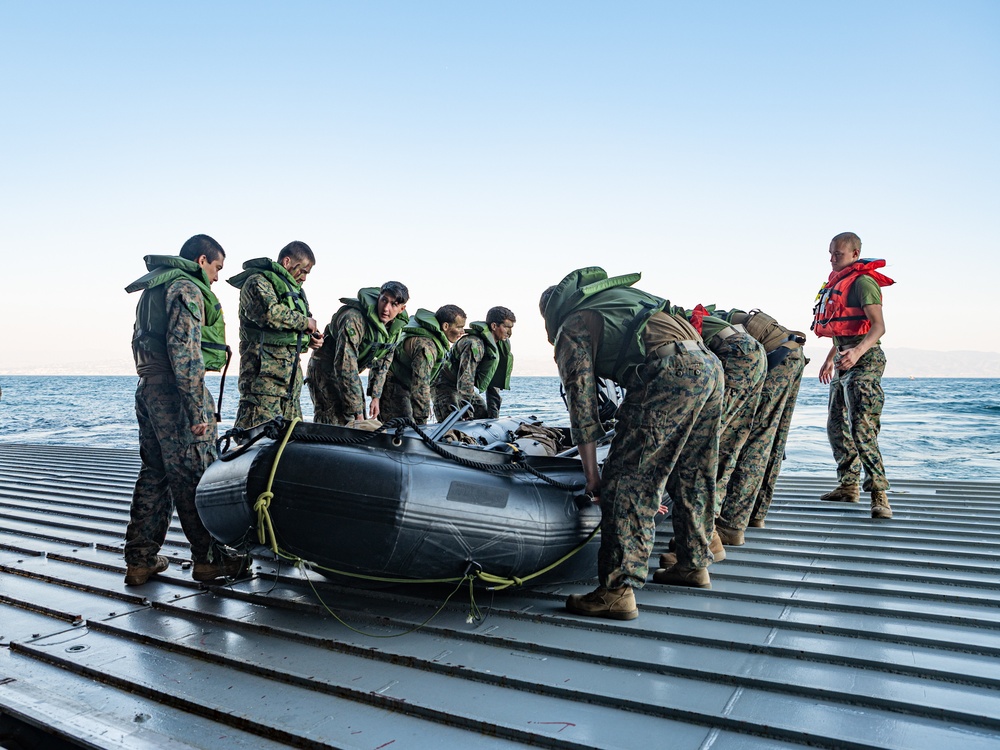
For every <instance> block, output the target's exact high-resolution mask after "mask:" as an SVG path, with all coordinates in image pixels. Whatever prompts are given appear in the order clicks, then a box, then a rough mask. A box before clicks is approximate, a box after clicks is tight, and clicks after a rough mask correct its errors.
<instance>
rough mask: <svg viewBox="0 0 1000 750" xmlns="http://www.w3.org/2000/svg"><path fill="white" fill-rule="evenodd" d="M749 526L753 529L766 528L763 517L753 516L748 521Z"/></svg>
mask: <svg viewBox="0 0 1000 750" xmlns="http://www.w3.org/2000/svg"><path fill="white" fill-rule="evenodd" d="M747 526H748V527H749V528H751V529H763V528H764V519H763V518H751V519H750V520H749V521H748V522H747Z"/></svg>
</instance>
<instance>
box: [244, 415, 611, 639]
mask: <svg viewBox="0 0 1000 750" xmlns="http://www.w3.org/2000/svg"><path fill="white" fill-rule="evenodd" d="M299 421H301V420H300V419H299V418H295V419H293V420H291V421H290V422H289V423H288V427H287V429H286V430H285V434H284V435H283V436H282V438H281V441H280V443H279V444H278V449H277V451H276V452H275V454H274V460H273V461H272V463H271V471H270V473H269V474H268V477H267V486H266V487H265V488H264V490H263V491H262V492H261V493H260V494H259V495H257V499H256V500H255V501H254V512H255V513H256V514H257V540H258V542H259V543H260V544H261V545H263V546H266V547H267V548H268V549H270V550H271V552H272V553H273V554H274V555H275V556H276V557H278V558H279V559H282V560H285V561H287V562H290V563H292V564H293V565H294V566H295V567H296V568H297V569H298V570H299V571H301V572H302V574H303V576H304V577H305V578H306V580H307V581H309V586H310V588H312V590H313V593H315V594H316V597H317V599H319V601H320V603H321V604H322V605H323V607H324V609H326V610H327V611H328V612H330V614H331V615H333V616H334V617H336V618H337V620H338V621H339V622H341V623H342V624H343V625H344V626H345V627H348V628H350V629H351V630H355V632H359V633H360V632H361V631H359V630H356V629H355V628H353V627H352V626H351V625H349V624H348V623H346V622H344V621H343V620H342V619H341V618H340V617H338V616H337V615H336V613H335V612H333V610H331V609H330V608H329V607H328V606H327V605H326V603H325V602H324V601H323V599H322V597H321V596H320V595H319V592H318V591H317V590H316V587H315V586H314V585H313V583H312V581H311V580H310V579H309V576H308V575H306V571H307V570H319V571H323V572H325V573H332V574H334V575H338V576H344V577H347V578H357V579H361V580H364V581H373V582H378V583H392V584H402V583H415V584H438V583H454V584H455V588H454V589H453V590H452V592H451V593H450V594H448V596H447V597H446V598H445V600H444V601H443V602H442V603H441V606H440V607H439V608H438V609H437V610H436V611H435V612H434V613H433V614H432V615H431V616H430V617H429V618H427V620H425V621H424V622H422V623H420V624H419V625H417V626H416V627H414V628H413V629H412V630H408V631H405V632H403V633H396V634H394V636H377V635H375V634H371V633H365V635H372V636H373V637H383V638H384V637H395V636H398V635H406V634H407V633H411V632H414V631H415V630H419V629H420V628H422V627H424V626H425V625H426V624H427V623H428V622H430V621H431V620H432V619H433V618H434V617H436V616H437V615H438V614H439V613H440V612H441V611H442V610H443V609H444V607H445V606H446V605H447V604H448V602H449V601H450V600H451V598H452V597H453V596H454V595H455V592H457V591H458V590H459V588H460V587H461V586H462V584H463V583H466V582H468V584H469V598H470V610H469V616H468V618H467V622H469V623H472V622H479V621H480V620H481V619H482V612H481V611H480V609H479V606H478V605H477V604H476V597H475V591H474V588H473V586H474V584H475V582H476V581H477V580H478V581H481V582H482V583H484V584H486V589H487V590H488V591H501V590H503V589H506V588H510V587H512V586H523V585H524V584H526V583H527V582H529V581H531V580H533V579H535V578H537V577H538V576H541V575H544V574H545V573H548V572H549V571H550V570H553V569H554V568H556V567H558V566H559V565H561V564H562V563H564V562H566V561H567V560H568V559H570V558H571V557H572V556H573V555H575V554H577V553H578V552H579V551H580V550H582V549H583V548H584V547H586V546H587V545H588V544H589V543H590V541H591V540H592V539H593V538H594V537H595V536H596V535H597V532H598V531H599V530H600V528H601V527H600V524H599V523H598V525H597V526H595V527H594V529H593V530H592V531H591V532H590V533H589V534H588V535H587V538H586V539H584V540H583V541H582V542H581V543H580V544H578V545H577V546H576V547H574V548H573V549H571V550H570V551H569V552H567V553H566V554H565V555H563V556H562V557H560V558H559V559H558V560H556V561H555V562H553V563H551V564H549V565H546V566H545V567H544V568H541V569H540V570H537V571H535V572H533V573H530V574H528V575H525V576H500V575H496V574H493V573H489V572H487V571H485V570H483V567H482V565H480V564H479V563H477V562H474V561H470V562H469V563H468V564H467V565H466V569H465V572H464V573H463V574H462V575H460V576H451V577H448V578H396V577H386V576H374V575H368V574H365V573H356V572H354V571H347V570H338V569H337V568H329V567H326V566H325V565H320V564H318V563H315V562H311V561H309V560H306V559H305V558H303V557H300V556H299V555H295V554H292V553H290V552H287V551H286V550H283V549H281V546H280V545H279V544H278V535H277V534H276V533H275V529H274V522H273V521H272V519H271V513H270V508H271V501H272V500H273V499H274V490H273V486H274V478H275V476H276V475H277V473H278V464H279V462H280V461H281V457H282V455H283V453H284V451H285V447H286V446H287V445H288V442H289V440H290V439H291V436H292V432H293V431H294V429H295V425H296V424H297V423H298V422H299Z"/></svg>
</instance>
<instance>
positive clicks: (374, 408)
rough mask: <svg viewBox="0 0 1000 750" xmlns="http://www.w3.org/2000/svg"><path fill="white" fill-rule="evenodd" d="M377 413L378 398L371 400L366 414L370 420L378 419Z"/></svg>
mask: <svg viewBox="0 0 1000 750" xmlns="http://www.w3.org/2000/svg"><path fill="white" fill-rule="evenodd" d="M379 411H380V409H379V405H378V397H376V398H373V399H372V403H371V406H369V407H368V413H369V414H371V415H372V419H378V415H379ZM361 419H364V415H362V416H361Z"/></svg>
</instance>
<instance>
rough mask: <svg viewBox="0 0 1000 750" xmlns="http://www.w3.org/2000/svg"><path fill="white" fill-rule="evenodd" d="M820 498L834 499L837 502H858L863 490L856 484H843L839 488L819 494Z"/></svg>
mask: <svg viewBox="0 0 1000 750" xmlns="http://www.w3.org/2000/svg"><path fill="white" fill-rule="evenodd" d="M819 499H820V500H832V501H833V502H835V503H856V502H858V501H859V500H860V499H861V490H860V489H859V488H858V485H856V484H842V485H840V486H839V487H838V488H837V489H835V490H831V491H830V492H827V493H826V494H825V495H820V496H819Z"/></svg>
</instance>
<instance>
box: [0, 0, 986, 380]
mask: <svg viewBox="0 0 1000 750" xmlns="http://www.w3.org/2000/svg"><path fill="white" fill-rule="evenodd" d="M0 61H2V62H0V96H2V101H3V118H2V119H0V153H2V158H3V167H2V172H0V175H2V176H0V201H2V203H0V205H2V212H3V221H2V222H0V240H2V248H3V259H4V266H5V272H4V280H5V284H4V286H5V293H4V294H3V295H0V320H2V324H0V373H15V372H23V371H27V370H31V371H34V372H37V371H39V370H40V369H41V370H45V369H47V368H51V369H52V370H53V371H59V372H65V370H66V367H67V366H69V367H70V368H71V369H74V371H76V372H79V373H82V374H86V373H101V374H113V373H121V374H127V373H129V372H131V371H132V364H131V353H130V349H129V339H130V336H131V329H132V323H133V319H134V308H135V303H136V301H137V295H127V294H125V292H124V291H123V287H124V286H125V285H126V284H128V283H129V282H131V281H132V280H134V279H135V278H138V277H139V276H141V275H142V274H143V272H144V270H145V267H144V265H143V262H142V256H143V255H146V254H150V253H153V254H176V253H177V251H178V250H179V248H180V246H181V244H182V243H183V242H184V240H185V239H187V237H189V236H191V235H192V234H196V233H202V232H203V233H206V234H210V235H212V236H213V237H215V238H216V239H217V240H219V242H221V243H222V245H223V247H225V249H226V251H227V254H228V258H227V265H226V268H225V270H224V271H223V274H222V276H223V279H225V278H228V277H229V276H232V275H234V274H235V273H237V272H238V271H239V270H240V267H241V264H242V262H243V261H244V260H247V259H249V258H255V257H260V256H265V255H267V256H270V257H272V258H273V257H275V256H276V254H277V252H278V250H279V249H280V248H281V247H282V246H283V245H285V244H286V243H287V242H289V241H290V240H293V239H298V240H303V241H305V242H307V243H309V244H310V245H311V246H312V248H313V250H314V251H315V252H316V255H317V257H318V263H317V266H316V268H315V270H314V271H313V273H312V275H311V276H310V278H309V280H308V282H307V284H306V291H307V292H308V294H309V298H310V301H311V303H312V307H313V312H314V314H315V316H316V317H317V318H318V319H320V320H321V321H324V322H325V321H326V320H328V319H329V317H330V315H331V313H332V312H333V311H334V310H335V309H336V307H337V306H338V304H339V303H338V298H340V297H347V296H354V294H355V293H356V291H357V289H358V288H359V287H362V286H377V285H379V284H381V283H382V282H383V281H386V280H388V279H398V280H400V281H403V282H404V283H405V284H407V285H408V286H409V288H410V291H411V295H412V297H411V302H410V305H409V309H410V311H411V312H412V311H415V310H416V309H417V308H418V307H427V308H430V309H435V308H436V307H438V306H440V305H442V304H446V303H454V304H458V305H460V306H461V307H463V308H465V310H466V311H467V312H468V313H469V315H470V318H471V319H481V318H483V317H484V316H485V313H486V310H487V309H488V308H489V307H491V306H493V305H505V306H507V307H510V308H512V309H513V310H514V312H515V313H516V314H517V317H518V324H517V326H516V328H515V330H514V336H513V339H512V344H513V347H514V352H515V356H516V362H517V364H516V366H515V374H524V375H529V374H555V368H554V365H552V360H551V356H552V355H551V347H550V346H549V344H548V342H547V341H546V339H545V334H544V330H543V326H542V321H541V318H540V317H539V315H538V312H537V300H538V296H539V293H540V292H541V291H542V290H543V289H544V288H545V287H547V286H549V285H550V284H554V283H557V282H558V281H559V280H560V279H561V278H562V277H563V276H564V275H565V274H566V273H568V272H569V271H571V270H573V269H574V268H578V267H583V266H590V265H599V266H603V267H604V268H605V269H606V270H607V271H608V273H609V274H611V275H616V274H622V273H629V272H632V271H641V272H642V273H643V279H642V281H641V282H640V283H639V284H638V286H639V287H640V288H643V289H645V290H647V291H650V292H653V293H655V294H659V295H662V296H664V297H668V298H669V299H670V300H671V301H672V302H674V303H675V304H683V305H685V306H688V307H690V306H692V305H694V304H696V303H698V302H702V303H710V302H715V303H718V304H720V305H721V306H723V307H741V308H744V309H749V308H754V307H759V308H761V309H763V310H765V311H767V312H769V313H771V314H773V315H774V316H775V317H777V318H778V319H779V320H780V321H781V322H782V323H784V324H785V325H788V326H790V327H793V328H800V329H808V326H809V322H810V319H811V312H810V311H811V306H812V301H813V297H814V295H815V292H816V290H817V289H818V287H819V285H820V283H821V282H822V281H823V280H824V279H825V278H826V276H827V274H828V272H829V264H828V257H827V245H828V244H829V240H830V238H831V237H832V236H833V235H834V234H836V233H838V232H841V231H846V230H850V231H855V232H857V233H858V234H859V235H860V236H861V238H862V240H863V241H864V248H863V255H865V256H868V257H884V258H886V259H887V261H888V266H887V268H886V269H884V270H885V272H886V273H887V274H888V275H889V276H891V277H893V278H895V279H896V280H897V282H898V283H897V284H896V285H895V286H893V287H890V288H888V289H886V290H885V292H884V293H885V319H886V324H887V329H888V334H887V335H886V337H885V340H884V344H885V346H886V347H887V348H888V347H907V348H915V349H927V350H974V351H982V352H993V353H996V352H1000V336H998V335H996V333H995V332H993V333H991V331H993V329H992V325H991V323H989V322H987V324H986V325H985V326H983V325H978V324H974V323H972V324H970V320H974V318H970V316H969V315H968V313H970V312H972V310H975V311H976V312H979V311H980V310H982V308H983V306H986V305H991V303H990V302H989V300H995V299H996V296H997V291H996V278H997V276H998V271H1000V260H998V258H997V252H996V250H997V237H998V236H1000V231H998V230H1000V210H998V204H1000V201H998V198H1000V189H998V188H1000V142H998V141H1000V139H998V133H1000V85H998V84H1000V3H997V2H963V1H959V2H894V1H893V2H890V1H887V2H839V3H836V4H834V3H801V2H704V3H688V2H685V3H681V2H666V1H664V2H628V3H612V2H608V3H596V2H503V3H500V2H364V3H361V2H353V3H347V2H287V3H265V2H171V3H135V2H125V1H122V2H101V1H99V0H98V1H95V2H87V3H79V2H45V1H40V2H34V3H23V2H13V1H12V0H0ZM216 291H217V293H218V294H219V296H220V299H221V300H222V303H223V306H224V308H225V310H226V313H227V320H228V322H229V340H230V343H231V344H234V345H235V343H236V341H237V339H238V331H237V301H238V294H237V292H236V290H234V289H233V288H232V287H229V286H228V285H227V284H225V283H224V281H221V282H220V283H219V284H217V285H216ZM970 308H971V309H970ZM826 348H827V346H826V345H825V343H818V342H816V341H815V340H812V341H811V343H810V344H809V345H808V347H807V351H808V352H809V353H810V355H811V356H812V357H813V358H814V359H817V358H821V357H822V355H823V354H824V353H825V351H826Z"/></svg>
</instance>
